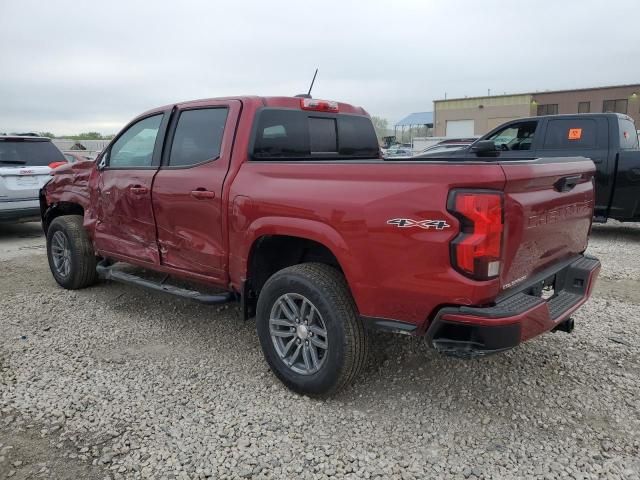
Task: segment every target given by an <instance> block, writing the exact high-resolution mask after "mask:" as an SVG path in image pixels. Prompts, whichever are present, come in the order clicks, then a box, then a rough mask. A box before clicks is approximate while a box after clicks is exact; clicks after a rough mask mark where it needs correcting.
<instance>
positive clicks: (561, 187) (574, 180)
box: [553, 175, 582, 192]
mask: <svg viewBox="0 0 640 480" xmlns="http://www.w3.org/2000/svg"><path fill="white" fill-rule="evenodd" d="M581 178H582V175H573V176H571V177H562V178H561V179H560V180H558V181H557V182H556V183H555V184H554V185H553V187H554V188H555V189H556V190H557V191H558V192H568V191H569V190H573V188H574V187H575V186H576V185H577V184H578V182H579V181H580V179H581Z"/></svg>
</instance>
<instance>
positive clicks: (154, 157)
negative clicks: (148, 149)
mask: <svg viewBox="0 0 640 480" xmlns="http://www.w3.org/2000/svg"><path fill="white" fill-rule="evenodd" d="M167 113H168V110H163V111H160V112H153V113H150V114H148V115H144V116H142V117H136V118H134V119H133V120H132V121H131V122H129V123H128V124H127V125H126V126H125V127H124V128H123V129H122V130H120V132H119V133H118V135H117V136H116V137H114V138H113V140H111V142H110V143H109V145H107V148H105V149H104V152H103V153H102V154H101V155H100V157H99V158H98V159H96V165H98V166H99V165H100V164H101V163H102V161H103V160H104V161H105V163H104V167H102V168H100V170H157V169H158V168H159V167H160V156H161V154H162V145H163V143H164V135H165V133H166V129H167V123H168V121H169V115H168V114H167ZM158 115H162V120H160V126H159V127H158V134H157V136H156V141H155V143H154V145H153V153H152V154H151V165H148V166H131V167H113V166H111V148H112V147H113V145H115V143H116V142H117V141H118V140H119V139H120V137H122V135H124V134H125V133H127V132H128V131H129V129H130V128H131V127H133V126H134V125H135V124H136V123H139V122H142V121H143V120H146V119H148V118H151V117H157V116H158ZM105 157H106V159H105Z"/></svg>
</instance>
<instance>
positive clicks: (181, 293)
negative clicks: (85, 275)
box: [96, 262, 237, 305]
mask: <svg viewBox="0 0 640 480" xmlns="http://www.w3.org/2000/svg"><path fill="white" fill-rule="evenodd" d="M96 271H97V272H98V275H99V276H100V278H104V279H105V280H114V281H116V282H121V283H129V284H133V285H137V286H139V287H145V288H150V289H151V290H156V291H158V292H164V293H170V294H172V295H177V296H178V297H182V298H188V299H190V300H195V301H196V302H200V303H205V304H207V305H217V304H220V303H229V302H233V301H235V300H237V297H236V295H235V294H234V293H232V292H226V293H221V294H219V295H208V294H204V293H201V292H198V291H196V290H187V289H186V288H180V287H174V286H173V285H167V284H165V283H163V282H154V281H153V280H147V279H145V278H142V277H138V276H137V275H133V274H131V273H127V272H123V271H122V270H118V269H117V268H114V267H113V265H109V264H106V263H105V262H100V263H99V264H98V265H97V266H96Z"/></svg>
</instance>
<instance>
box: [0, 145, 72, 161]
mask: <svg viewBox="0 0 640 480" xmlns="http://www.w3.org/2000/svg"><path fill="white" fill-rule="evenodd" d="M64 161H65V158H64V155H63V154H62V152H61V151H60V150H58V148H57V147H56V146H55V145H54V144H53V143H51V142H42V141H32V140H26V141H25V140H21V139H20V140H16V139H0V165H3V166H7V165H18V166H24V165H27V166H44V165H49V164H50V163H53V162H64Z"/></svg>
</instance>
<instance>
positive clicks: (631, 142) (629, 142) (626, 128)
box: [618, 118, 638, 150]
mask: <svg viewBox="0 0 640 480" xmlns="http://www.w3.org/2000/svg"><path fill="white" fill-rule="evenodd" d="M618 125H619V128H620V148H621V149H623V150H630V149H635V148H638V132H637V130H636V126H635V125H634V124H633V122H632V121H631V120H627V119H625V118H621V119H620V121H619V123H618Z"/></svg>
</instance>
